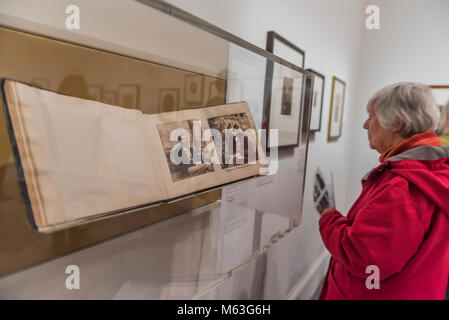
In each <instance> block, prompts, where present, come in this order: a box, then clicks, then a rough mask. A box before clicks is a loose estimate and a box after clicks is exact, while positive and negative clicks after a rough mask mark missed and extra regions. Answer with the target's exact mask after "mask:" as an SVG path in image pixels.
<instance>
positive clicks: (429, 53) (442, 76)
mask: <svg viewBox="0 0 449 320" xmlns="http://www.w3.org/2000/svg"><path fill="white" fill-rule="evenodd" d="M364 4H365V5H368V4H376V5H378V6H379V9H380V30H375V31H369V30H367V29H364V31H363V44H362V50H361V60H360V61H361V64H360V74H359V77H358V82H359V95H358V97H357V99H356V100H355V103H356V104H355V106H354V113H353V118H352V120H351V122H353V123H354V126H353V131H352V132H351V133H350V135H351V136H352V138H353V139H352V140H351V141H350V144H351V149H350V152H349V155H350V158H348V163H351V170H350V171H349V172H348V184H347V188H348V192H347V203H348V204H350V203H352V202H353V201H354V200H355V199H356V198H357V196H358V194H359V192H360V190H361V186H360V178H361V177H362V176H363V175H364V174H365V173H366V172H368V171H369V170H370V169H371V168H373V167H375V166H377V165H378V164H379V162H378V158H379V155H378V153H377V152H376V151H373V150H370V149H369V146H368V140H367V134H366V131H365V130H364V129H362V124H363V122H364V121H365V120H366V115H367V113H366V103H367V102H368V100H369V99H370V97H371V96H372V95H373V94H374V93H375V92H376V91H377V90H379V89H381V88H383V87H385V86H386V85H388V84H391V83H394V82H399V81H414V82H422V83H426V84H430V85H431V84H449V41H448V31H449V1H447V0H426V1H424V0H394V1H391V0H375V1H373V0H369V1H367V0H366V1H364Z"/></svg>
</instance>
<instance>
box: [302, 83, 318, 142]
mask: <svg viewBox="0 0 449 320" xmlns="http://www.w3.org/2000/svg"><path fill="white" fill-rule="evenodd" d="M314 81H315V77H314V76H312V75H305V80H304V94H303V99H302V101H303V112H302V118H301V119H302V120H301V122H302V124H301V143H302V144H305V143H307V140H308V138H309V133H310V132H311V130H310V120H311V118H312V117H311V116H312V102H313V86H314Z"/></svg>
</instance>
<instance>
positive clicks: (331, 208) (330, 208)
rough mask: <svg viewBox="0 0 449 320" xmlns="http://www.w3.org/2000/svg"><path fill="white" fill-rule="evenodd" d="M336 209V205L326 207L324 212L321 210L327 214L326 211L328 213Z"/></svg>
mask: <svg viewBox="0 0 449 320" xmlns="http://www.w3.org/2000/svg"><path fill="white" fill-rule="evenodd" d="M334 210H335V208H334V207H329V208H326V209H324V211H323V212H321V215H323V214H325V213H328V212H331V211H334Z"/></svg>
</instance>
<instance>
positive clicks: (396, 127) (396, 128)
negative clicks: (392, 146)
mask: <svg viewBox="0 0 449 320" xmlns="http://www.w3.org/2000/svg"><path fill="white" fill-rule="evenodd" d="M404 126H405V122H404V120H402V119H399V120H398V121H396V124H395V125H394V126H393V128H392V129H391V131H392V132H393V133H398V132H399V131H401V130H402V128H404Z"/></svg>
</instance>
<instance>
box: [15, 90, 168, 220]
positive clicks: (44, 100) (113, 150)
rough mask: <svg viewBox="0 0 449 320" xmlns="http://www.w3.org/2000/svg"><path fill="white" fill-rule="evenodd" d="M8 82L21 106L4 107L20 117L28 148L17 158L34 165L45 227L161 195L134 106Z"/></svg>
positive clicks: (160, 184) (140, 117)
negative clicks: (71, 95) (15, 111)
mask: <svg viewBox="0 0 449 320" xmlns="http://www.w3.org/2000/svg"><path fill="white" fill-rule="evenodd" d="M15 86H16V90H17V96H18V98H19V100H20V103H18V104H16V105H13V106H11V105H10V104H11V102H10V101H8V106H9V109H11V108H19V110H18V111H19V112H18V113H19V114H20V116H21V117H22V122H23V132H26V134H27V139H28V148H29V150H30V152H29V154H20V156H21V158H22V157H24V158H30V159H24V160H25V161H24V164H23V165H24V166H25V164H29V163H31V164H32V165H33V166H34V172H35V175H36V181H37V184H38V186H37V187H38V189H39V190H38V194H40V196H41V198H42V212H41V214H42V215H43V216H44V217H43V223H44V224H45V225H53V224H58V223H64V222H68V221H72V220H76V219H81V218H85V217H89V216H93V215H97V214H102V213H108V212H111V211H117V210H122V209H125V208H129V207H133V206H138V205H143V204H148V203H152V202H155V201H158V200H161V199H163V198H164V197H165V194H166V190H165V188H164V185H163V182H162V179H161V176H160V173H159V171H160V170H159V169H158V160H157V159H156V154H155V153H153V152H152V146H151V141H150V140H151V139H150V138H149V137H148V136H147V130H146V129H145V121H144V118H145V117H144V115H143V114H142V113H141V112H140V111H138V110H130V109H125V108H121V107H115V106H110V105H106V104H103V103H99V102H94V101H89V100H83V99H79V98H74V97H69V96H65V95H61V94H57V93H53V92H50V91H46V90H41V89H37V88H34V87H31V86H27V85H24V84H22V83H17V82H16V83H15ZM14 129H15V128H14ZM24 169H26V168H24ZM26 182H27V187H28V188H31V189H32V188H36V186H35V185H30V183H29V181H28V180H27V181H26ZM32 201H33V199H32ZM33 211H34V206H33Z"/></svg>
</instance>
